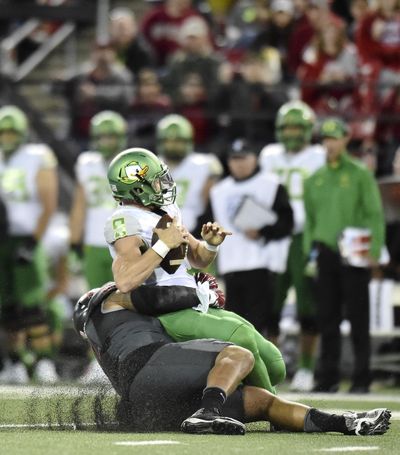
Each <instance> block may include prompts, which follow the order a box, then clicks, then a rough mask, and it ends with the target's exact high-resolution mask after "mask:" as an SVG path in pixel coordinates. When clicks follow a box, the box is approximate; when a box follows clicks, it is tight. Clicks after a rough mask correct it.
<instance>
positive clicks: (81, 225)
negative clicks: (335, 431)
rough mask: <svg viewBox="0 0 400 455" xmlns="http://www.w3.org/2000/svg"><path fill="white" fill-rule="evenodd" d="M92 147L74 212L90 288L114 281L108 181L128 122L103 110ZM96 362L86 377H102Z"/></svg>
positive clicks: (79, 175)
mask: <svg viewBox="0 0 400 455" xmlns="http://www.w3.org/2000/svg"><path fill="white" fill-rule="evenodd" d="M90 138H91V146H92V150H91V151H87V152H83V153H81V154H80V155H79V157H78V160H77V163H76V166H75V174H76V180H77V183H76V187H75V192H74V198H73V204H72V208H71V213H70V232H71V239H70V242H71V248H72V249H73V250H75V251H76V252H77V253H78V254H82V255H83V270H84V275H85V278H86V281H87V284H88V287H89V288H91V289H92V288H97V287H100V286H101V285H103V284H104V283H106V282H107V281H110V280H112V278H113V276H112V271H111V264H112V258H111V257H110V253H109V252H108V248H107V244H106V243H105V241H104V232H103V228H104V224H105V222H106V220H107V218H108V217H109V216H110V215H111V214H112V213H113V211H114V210H115V208H116V202H115V200H114V198H113V197H112V194H111V191H110V186H109V184H108V180H107V169H108V165H109V164H110V161H111V160H112V158H113V157H114V155H115V154H117V153H118V152H119V151H121V150H123V149H124V147H125V146H126V143H127V124H126V121H125V120H124V118H123V117H122V116H121V115H120V114H118V113H117V112H113V111H102V112H99V113H98V114H96V115H95V116H94V117H93V118H92V119H91V121H90ZM99 374H100V375H101V376H102V372H100V371H99V368H98V365H97V362H96V361H92V362H91V363H90V364H89V366H88V369H87V371H86V373H85V374H84V377H83V378H82V380H83V381H84V382H92V380H94V381H95V380H97V379H99V377H98V376H99Z"/></svg>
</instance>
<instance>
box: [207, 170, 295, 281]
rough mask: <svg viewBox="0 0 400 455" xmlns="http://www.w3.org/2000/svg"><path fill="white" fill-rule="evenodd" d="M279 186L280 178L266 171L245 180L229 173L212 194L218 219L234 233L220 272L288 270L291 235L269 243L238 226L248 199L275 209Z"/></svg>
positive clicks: (226, 242)
mask: <svg viewBox="0 0 400 455" xmlns="http://www.w3.org/2000/svg"><path fill="white" fill-rule="evenodd" d="M278 187H279V180H278V178H277V177H276V176H274V175H271V174H266V173H263V172H258V173H257V174H256V175H254V176H253V177H251V178H249V179H246V180H243V181H235V180H234V179H233V178H232V177H230V176H229V177H226V178H225V179H223V180H222V181H221V182H218V183H217V184H216V185H214V186H213V188H212V189H211V193H210V197H211V205H212V209H213V214H214V217H215V220H216V221H217V222H218V223H219V224H221V225H222V226H223V227H224V228H225V229H227V230H228V231H231V232H232V234H233V235H229V236H227V237H226V238H225V240H224V242H223V243H222V244H221V247H220V250H219V253H218V256H217V261H218V270H219V272H220V273H222V274H225V273H229V272H239V271H246V270H254V269H264V268H268V269H269V270H272V271H275V272H282V271H284V270H285V268H286V260H287V254H288V244H289V239H288V238H285V239H282V240H277V241H270V242H267V243H265V240H264V239H262V238H260V239H257V240H253V239H249V238H248V237H246V235H245V234H244V232H243V231H241V230H240V229H239V228H238V227H237V226H236V225H235V219H236V218H237V214H238V210H239V208H240V207H241V205H242V204H243V202H244V201H245V200H246V199H247V198H250V199H252V200H254V202H255V203H256V204H258V205H260V206H262V207H264V208H265V209H266V210H271V208H272V206H273V204H274V202H275V198H276V194H277V190H278Z"/></svg>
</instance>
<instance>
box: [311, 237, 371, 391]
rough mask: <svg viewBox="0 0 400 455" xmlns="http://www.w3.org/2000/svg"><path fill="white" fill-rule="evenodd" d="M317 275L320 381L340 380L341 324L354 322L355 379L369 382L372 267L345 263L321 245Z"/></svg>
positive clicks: (354, 383) (330, 382)
mask: <svg viewBox="0 0 400 455" xmlns="http://www.w3.org/2000/svg"><path fill="white" fill-rule="evenodd" d="M318 250H319V255H318V261H317V263H318V276H317V278H316V297H317V319H318V325H319V329H320V334H321V352H320V359H319V367H318V373H317V381H318V383H319V384H324V385H333V384H336V383H338V382H339V379H340V373H339V363H340V354H341V334H340V327H339V326H340V323H341V321H342V320H343V319H347V320H349V321H350V324H351V342H352V346H353V353H354V365H353V373H352V382H353V385H356V386H368V385H369V383H370V380H371V378H370V369H369V360H370V335H369V291H368V283H369V280H370V270H369V269H365V268H359V267H350V266H346V265H343V263H342V260H341V257H340V256H339V253H336V252H335V251H333V250H331V249H330V248H328V247H326V246H324V245H322V244H319V245H318Z"/></svg>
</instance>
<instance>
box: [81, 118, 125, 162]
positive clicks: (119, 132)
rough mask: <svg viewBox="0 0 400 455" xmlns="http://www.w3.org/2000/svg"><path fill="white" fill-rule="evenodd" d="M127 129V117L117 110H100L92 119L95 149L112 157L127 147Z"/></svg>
mask: <svg viewBox="0 0 400 455" xmlns="http://www.w3.org/2000/svg"><path fill="white" fill-rule="evenodd" d="M127 130H128V127H127V124H126V121H125V119H124V118H123V117H122V116H121V115H120V114H118V113H117V112H113V111H102V112H99V113H98V114H96V115H95V116H94V117H92V119H91V121H90V137H91V140H92V147H93V149H94V150H96V151H98V152H100V153H102V154H103V155H104V157H105V158H110V157H111V156H113V155H115V154H116V153H118V152H120V151H121V150H123V149H124V148H125V147H126V144H127Z"/></svg>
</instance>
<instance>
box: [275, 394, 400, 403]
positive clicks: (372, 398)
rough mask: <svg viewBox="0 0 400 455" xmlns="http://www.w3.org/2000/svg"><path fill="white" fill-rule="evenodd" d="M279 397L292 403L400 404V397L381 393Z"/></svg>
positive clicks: (286, 395)
mask: <svg viewBox="0 0 400 455" xmlns="http://www.w3.org/2000/svg"><path fill="white" fill-rule="evenodd" d="M278 394H279V396H280V397H282V398H285V399H286V400H290V401H299V400H313V401H350V402H351V401H355V402H357V401H365V402H382V403H389V402H390V403H400V396H399V395H398V394H396V395H386V394H380V393H369V394H368V395H365V394H361V395H359V394H351V395H349V394H348V393H290V392H284V393H279V392H278Z"/></svg>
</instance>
